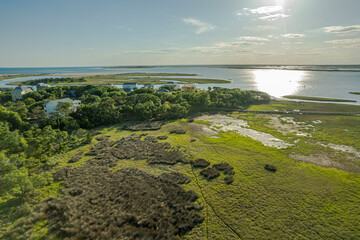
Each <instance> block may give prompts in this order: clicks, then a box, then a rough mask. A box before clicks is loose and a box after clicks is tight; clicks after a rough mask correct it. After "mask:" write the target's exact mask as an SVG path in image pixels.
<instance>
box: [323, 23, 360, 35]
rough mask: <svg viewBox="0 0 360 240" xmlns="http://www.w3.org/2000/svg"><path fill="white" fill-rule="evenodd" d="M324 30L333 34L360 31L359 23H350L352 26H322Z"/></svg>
mask: <svg viewBox="0 0 360 240" xmlns="http://www.w3.org/2000/svg"><path fill="white" fill-rule="evenodd" d="M322 29H323V30H324V32H327V33H335V34H345V33H351V32H360V25H352V26H346V27H343V26H330V27H324V28H322Z"/></svg>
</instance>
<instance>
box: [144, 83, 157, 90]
mask: <svg viewBox="0 0 360 240" xmlns="http://www.w3.org/2000/svg"><path fill="white" fill-rule="evenodd" d="M144 88H152V89H155V85H154V84H153V83H147V84H144Z"/></svg>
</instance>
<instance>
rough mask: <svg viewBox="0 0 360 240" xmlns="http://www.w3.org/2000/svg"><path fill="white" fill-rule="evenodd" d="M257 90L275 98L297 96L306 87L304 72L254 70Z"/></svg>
mask: <svg viewBox="0 0 360 240" xmlns="http://www.w3.org/2000/svg"><path fill="white" fill-rule="evenodd" d="M252 74H253V76H254V81H255V84H256V87H257V90H259V91H262V92H266V93H268V94H270V95H271V96H274V97H282V96H285V95H291V94H296V92H297V91H298V90H300V89H301V88H303V87H305V86H304V85H303V83H302V82H303V80H304V79H305V76H306V73H305V72H304V71H292V70H254V71H253V72H252Z"/></svg>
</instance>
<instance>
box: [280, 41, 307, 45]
mask: <svg viewBox="0 0 360 240" xmlns="http://www.w3.org/2000/svg"><path fill="white" fill-rule="evenodd" d="M281 44H283V45H294V44H296V45H301V44H304V43H303V42H281Z"/></svg>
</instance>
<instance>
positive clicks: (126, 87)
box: [123, 82, 138, 92]
mask: <svg viewBox="0 0 360 240" xmlns="http://www.w3.org/2000/svg"><path fill="white" fill-rule="evenodd" d="M137 87H138V86H137V83H136V82H135V83H133V82H127V83H124V84H123V89H124V91H125V92H131V91H132V90H134V89H135V88H137Z"/></svg>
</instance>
